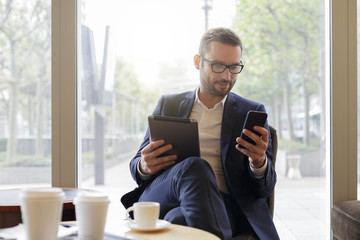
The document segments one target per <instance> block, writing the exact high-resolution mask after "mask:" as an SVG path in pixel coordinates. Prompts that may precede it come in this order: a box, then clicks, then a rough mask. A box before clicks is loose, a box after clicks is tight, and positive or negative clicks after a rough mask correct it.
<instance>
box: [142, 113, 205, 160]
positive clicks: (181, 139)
mask: <svg viewBox="0 0 360 240" xmlns="http://www.w3.org/2000/svg"><path fill="white" fill-rule="evenodd" d="M148 121H149V130H150V136H151V139H152V140H160V139H164V140H165V143H166V144H168V143H169V144H172V145H173V148H172V149H171V150H169V151H167V152H166V153H164V154H162V155H161V156H165V155H172V154H176V155H177V156H178V158H177V162H179V161H182V160H184V159H185V158H188V157H192V156H194V157H200V146H199V131H198V123H197V121H196V120H194V119H189V118H179V117H167V116H153V115H150V116H149V117H148Z"/></svg>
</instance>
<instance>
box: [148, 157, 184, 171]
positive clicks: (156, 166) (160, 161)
mask: <svg viewBox="0 0 360 240" xmlns="http://www.w3.org/2000/svg"><path fill="white" fill-rule="evenodd" d="M176 159H177V156H176V155H169V156H165V157H161V158H157V159H156V161H153V162H151V164H149V165H148V170H149V172H150V173H151V174H154V173H156V172H158V171H160V170H161V169H163V168H166V167H169V166H171V165H174V164H175V160H176Z"/></svg>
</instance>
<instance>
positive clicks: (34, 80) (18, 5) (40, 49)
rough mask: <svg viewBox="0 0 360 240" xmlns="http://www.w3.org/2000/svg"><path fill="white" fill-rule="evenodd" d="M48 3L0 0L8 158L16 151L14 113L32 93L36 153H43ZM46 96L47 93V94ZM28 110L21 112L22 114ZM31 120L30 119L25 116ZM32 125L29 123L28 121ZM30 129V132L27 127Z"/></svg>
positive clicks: (9, 159) (48, 63) (24, 115)
mask: <svg viewBox="0 0 360 240" xmlns="http://www.w3.org/2000/svg"><path fill="white" fill-rule="evenodd" d="M50 20H51V18H50V5H49V2H48V1H46V0H33V1H26V2H24V1H20V0H5V1H0V49H1V52H2V55H0V62H2V65H3V66H2V67H3V69H2V71H1V72H0V73H1V76H0V77H1V78H0V81H1V82H2V83H6V84H7V85H8V87H7V88H1V90H2V95H4V96H5V95H6V96H8V98H2V99H3V100H6V105H7V109H8V126H9V127H8V129H9V135H8V140H7V160H8V161H12V160H14V158H15V154H16V135H17V116H18V114H19V109H20V110H21V109H24V108H27V107H28V106H27V105H26V107H23V108H22V106H21V103H24V102H27V101H23V99H24V98H26V97H27V96H29V95H32V97H35V99H36V101H35V103H36V104H37V106H38V107H37V108H35V110H34V111H35V113H36V114H35V115H36V117H35V119H36V121H37V127H36V134H37V138H36V139H37V141H36V142H37V144H36V145H37V147H36V149H37V154H39V155H42V154H43V149H42V135H43V131H44V124H45V122H44V120H43V119H44V114H45V113H44V111H43V107H42V104H43V103H44V99H45V96H46V93H48V90H49V87H50V85H49V84H50V24H51V22H50ZM47 95H48V97H49V94H47ZM26 115H27V114H25V113H24V112H21V116H23V117H24V118H25V117H26ZM28 121H29V122H31V119H30V118H29V119H28ZM29 126H32V124H29ZM29 132H32V130H30V131H29Z"/></svg>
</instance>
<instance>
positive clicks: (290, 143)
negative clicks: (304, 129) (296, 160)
mask: <svg viewBox="0 0 360 240" xmlns="http://www.w3.org/2000/svg"><path fill="white" fill-rule="evenodd" d="M278 140H279V149H281V150H286V151H289V152H293V151H311V150H317V149H319V147H320V144H321V142H320V138H311V143H310V144H309V145H305V144H303V143H302V141H301V140H290V139H284V138H279V139H278Z"/></svg>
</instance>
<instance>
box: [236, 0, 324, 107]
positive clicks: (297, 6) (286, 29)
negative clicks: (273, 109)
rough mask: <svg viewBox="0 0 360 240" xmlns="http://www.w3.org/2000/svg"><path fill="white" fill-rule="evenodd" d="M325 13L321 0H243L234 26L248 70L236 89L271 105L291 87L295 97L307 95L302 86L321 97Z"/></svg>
mask: <svg viewBox="0 0 360 240" xmlns="http://www.w3.org/2000/svg"><path fill="white" fill-rule="evenodd" d="M322 12H323V11H322V5H321V4H320V3H319V2H318V1H308V0H292V1H290V0H287V1H284V0H272V1H270V0H265V1H264V0H239V1H238V2H237V15H236V20H235V21H234V22H235V23H234V29H235V31H236V32H237V33H238V34H239V35H240V37H241V38H242V40H243V48H244V50H243V61H244V63H245V68H244V71H243V73H242V74H241V75H240V76H239V80H238V81H239V83H238V84H237V85H236V87H235V89H234V91H235V92H238V93H239V94H241V95H243V96H245V97H248V98H250V99H254V100H258V101H260V102H265V103H267V104H269V105H271V104H272V103H273V101H274V99H282V96H283V90H284V86H286V85H289V86H290V87H291V89H292V93H291V94H292V100H294V99H299V98H300V97H302V94H303V91H302V86H305V87H306V89H307V92H310V94H315V95H319V88H318V82H319V68H320V64H319V62H320V57H321V53H320V52H321V51H320V50H321V47H322V46H321V42H320V39H321V36H320V34H321V32H322V30H321V29H320V26H322V25H323V24H322V19H323V17H322V16H321V15H319V13H322Z"/></svg>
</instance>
